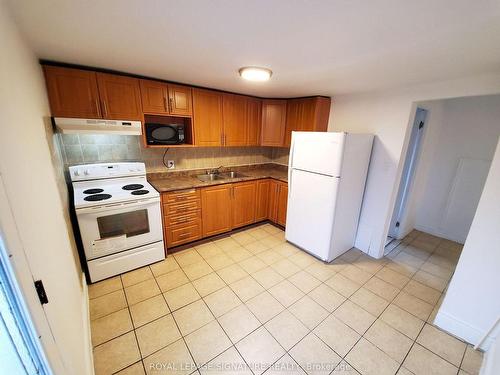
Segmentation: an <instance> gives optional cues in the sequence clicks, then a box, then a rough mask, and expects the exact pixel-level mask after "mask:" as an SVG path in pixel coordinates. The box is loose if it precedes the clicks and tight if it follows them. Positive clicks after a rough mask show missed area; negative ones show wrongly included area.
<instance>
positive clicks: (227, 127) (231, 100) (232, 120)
mask: <svg viewBox="0 0 500 375" xmlns="http://www.w3.org/2000/svg"><path fill="white" fill-rule="evenodd" d="M222 117H223V124H224V126H223V129H224V130H223V134H224V135H223V145H224V146H245V145H246V144H247V134H248V133H247V99H246V97H244V96H242V95H234V94H224V95H223V98H222Z"/></svg>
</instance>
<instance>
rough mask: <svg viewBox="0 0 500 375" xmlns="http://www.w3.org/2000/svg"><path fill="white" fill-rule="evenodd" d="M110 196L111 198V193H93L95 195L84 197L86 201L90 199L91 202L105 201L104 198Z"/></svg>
mask: <svg viewBox="0 0 500 375" xmlns="http://www.w3.org/2000/svg"><path fill="white" fill-rule="evenodd" d="M109 198H111V194H93V195H89V196H86V197H85V198H83V199H84V200H86V201H89V202H95V201H103V200H105V199H109Z"/></svg>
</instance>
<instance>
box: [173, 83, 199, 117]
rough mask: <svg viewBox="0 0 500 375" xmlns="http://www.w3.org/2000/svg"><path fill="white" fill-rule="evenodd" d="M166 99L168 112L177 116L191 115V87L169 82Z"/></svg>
mask: <svg viewBox="0 0 500 375" xmlns="http://www.w3.org/2000/svg"><path fill="white" fill-rule="evenodd" d="M168 101H169V107H170V114H172V115H177V116H191V115H192V114H193V97H192V90H191V87H187V86H180V85H171V84H169V85H168Z"/></svg>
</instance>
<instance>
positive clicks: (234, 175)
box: [220, 172, 248, 178]
mask: <svg viewBox="0 0 500 375" xmlns="http://www.w3.org/2000/svg"><path fill="white" fill-rule="evenodd" d="M220 176H223V177H224V178H241V177H248V176H247V175H246V174H243V173H240V172H224V173H221V174H220Z"/></svg>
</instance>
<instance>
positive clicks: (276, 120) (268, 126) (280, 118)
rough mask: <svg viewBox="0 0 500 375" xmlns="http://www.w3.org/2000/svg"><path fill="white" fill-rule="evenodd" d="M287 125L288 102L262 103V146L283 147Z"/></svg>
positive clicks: (271, 101) (269, 101)
mask: <svg viewBox="0 0 500 375" xmlns="http://www.w3.org/2000/svg"><path fill="white" fill-rule="evenodd" d="M285 124H286V100H267V99H266V100H263V101H262V127H261V143H260V144H261V145H262V146H283V145H284V137H285Z"/></svg>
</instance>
